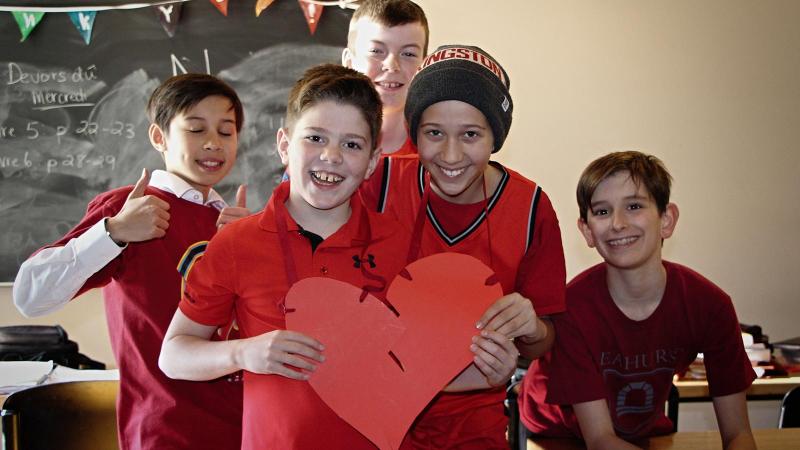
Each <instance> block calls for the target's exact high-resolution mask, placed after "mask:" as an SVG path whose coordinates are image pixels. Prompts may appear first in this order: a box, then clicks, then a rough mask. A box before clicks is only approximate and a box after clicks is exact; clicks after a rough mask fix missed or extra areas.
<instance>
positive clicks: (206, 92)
mask: <svg viewBox="0 0 800 450" xmlns="http://www.w3.org/2000/svg"><path fill="white" fill-rule="evenodd" d="M212 95H218V96H220V97H225V98H227V99H228V100H230V102H231V104H232V105H233V112H234V115H235V116H236V133H239V132H240V131H242V125H243V124H244V108H243V107H242V101H241V100H239V96H238V95H236V91H234V90H233V88H232V87H230V86H228V85H227V84H226V83H225V82H224V81H222V80H220V79H219V78H217V77H215V76H212V75H206V74H200V73H187V74H183V75H176V76H174V77H170V78H168V79H167V80H166V81H164V82H163V83H161V85H160V86H159V87H157V88H156V90H155V91H153V94H152V95H151V96H150V101H148V102H147V117H148V118H149V119H150V123H154V124H156V125H158V127H159V128H161V130H162V131H163V132H164V133H167V132H169V123H170V122H171V121H172V119H174V118H175V116H177V115H178V114H180V113H182V112H184V111H186V110H188V109H190V108H192V107H193V106H195V105H197V104H198V103H200V102H201V101H203V100H204V99H205V98H206V97H211V96H212Z"/></svg>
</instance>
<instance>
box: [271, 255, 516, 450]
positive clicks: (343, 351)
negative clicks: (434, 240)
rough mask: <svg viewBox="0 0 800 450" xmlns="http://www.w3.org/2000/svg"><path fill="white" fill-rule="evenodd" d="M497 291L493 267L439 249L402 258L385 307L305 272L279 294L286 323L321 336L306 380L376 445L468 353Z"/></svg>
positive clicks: (395, 431) (400, 430)
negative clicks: (316, 361)
mask: <svg viewBox="0 0 800 450" xmlns="http://www.w3.org/2000/svg"><path fill="white" fill-rule="evenodd" d="M502 295H503V293H502V288H501V287H500V284H499V283H497V282H496V279H495V277H494V274H493V272H492V270H491V269H489V268H488V267H486V265H484V264H483V263H482V262H480V261H479V260H477V259H475V258H474V257H472V256H469V255H462V254H456V253H440V254H437V255H433V256H428V257H426V258H422V259H420V260H418V261H416V262H414V263H412V264H409V265H408V266H407V267H406V269H405V270H404V271H403V272H401V274H400V275H398V276H397V277H395V279H394V281H393V282H392V284H391V286H390V287H389V290H388V293H387V300H386V301H387V302H388V303H389V304H390V305H391V307H388V306H387V305H386V304H384V303H382V302H381V301H380V300H378V299H377V298H375V297H373V296H372V295H366V296H364V295H363V293H362V290H361V289H360V288H357V287H355V286H352V285H350V284H347V283H343V282H340V281H336V280H332V279H328V278H306V279H304V280H302V281H299V282H298V283H296V284H295V285H294V286H292V288H291V289H290V290H289V293H288V294H287V296H286V308H287V314H286V324H287V328H289V329H292V330H296V331H300V332H302V333H305V334H308V335H309V336H312V337H314V338H316V339H318V340H319V341H320V342H322V343H323V344H324V345H325V358H326V360H325V362H324V363H322V364H320V365H319V366H318V368H317V370H316V371H315V372H314V374H313V375H312V376H311V379H310V380H309V382H310V383H311V385H312V387H313V388H314V390H315V391H316V392H317V394H319V396H320V397H321V398H322V399H323V400H324V401H325V403H326V404H327V405H328V406H329V407H330V408H331V409H333V410H334V411H335V412H336V413H337V414H338V415H339V416H340V417H341V418H342V419H344V420H345V421H347V422H348V423H349V424H350V425H352V426H353V427H354V428H356V429H357V430H359V431H360V432H361V433H362V434H363V435H364V436H366V437H367V438H368V439H370V440H371V441H372V442H373V443H375V445H377V446H378V447H379V448H381V449H396V448H398V447H399V446H400V443H401V442H402V440H403V437H404V436H405V433H406V432H407V431H408V428H409V427H410V426H411V423H412V422H413V421H414V419H415V418H416V417H417V415H418V414H419V413H420V412H421V411H422V409H423V408H424V407H425V406H426V405H427V404H428V403H429V402H430V400H431V399H433V397H434V396H435V395H436V394H437V393H438V392H439V391H441V390H442V388H444V386H446V385H447V383H448V382H449V381H450V380H452V379H453V378H454V377H455V376H456V375H458V373H460V372H461V370H463V369H464V368H465V367H467V366H468V365H469V364H470V363H471V362H472V357H473V354H472V352H471V351H470V350H469V346H470V343H471V338H472V336H473V335H475V334H476V332H477V330H476V329H475V322H476V321H477V320H478V319H479V318H480V317H481V315H482V314H483V312H484V311H485V310H486V308H488V307H489V306H490V305H491V304H492V303H493V302H494V301H495V300H497V299H498V298H500V297H501V296H502Z"/></svg>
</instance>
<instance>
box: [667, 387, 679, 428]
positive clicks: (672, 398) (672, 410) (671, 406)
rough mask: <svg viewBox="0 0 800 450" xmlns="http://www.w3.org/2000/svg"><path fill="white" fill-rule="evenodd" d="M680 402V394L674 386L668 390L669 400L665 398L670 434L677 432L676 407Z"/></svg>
mask: <svg viewBox="0 0 800 450" xmlns="http://www.w3.org/2000/svg"><path fill="white" fill-rule="evenodd" d="M680 401H681V398H680V392H678V387H677V386H675V384H673V385H672V387H670V389H669V398H667V417H668V418H669V420H671V421H672V432H673V433H676V432H677V431H678V406H679V403H680Z"/></svg>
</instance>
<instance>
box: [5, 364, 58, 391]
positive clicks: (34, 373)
mask: <svg viewBox="0 0 800 450" xmlns="http://www.w3.org/2000/svg"><path fill="white" fill-rule="evenodd" d="M52 370H53V361H0V393H3V394H10V393H12V392H16V391H18V390H20V389H24V388H26V387H31V386H36V385H37V384H41V383H42V382H43V381H45V380H46V379H47V374H49V373H50V372H51V371H52Z"/></svg>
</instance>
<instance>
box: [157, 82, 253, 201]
mask: <svg viewBox="0 0 800 450" xmlns="http://www.w3.org/2000/svg"><path fill="white" fill-rule="evenodd" d="M150 141H151V143H152V144H153V146H154V147H155V148H156V150H158V151H159V152H161V154H162V155H163V156H164V162H165V166H166V169H167V172H170V173H173V174H175V175H177V176H179V177H181V178H182V179H183V180H185V181H186V182H187V183H189V184H190V185H191V186H192V187H194V188H195V189H197V190H198V191H200V192H202V193H203V197H204V198H207V197H208V193H209V191H210V190H211V188H212V187H213V186H214V185H216V184H217V183H219V182H220V181H222V179H223V178H225V176H226V175H227V174H228V172H230V171H231V168H233V164H234V163H235V162H236V148H237V145H238V134H237V132H236V115H235V113H234V110H233V104H232V103H231V101H230V100H228V99H227V98H225V97H222V96H217V95H213V96H209V97H206V98H204V99H203V100H201V101H200V102H199V103H197V104H196V105H194V106H193V107H191V108H189V109H187V110H186V111H183V112H181V113H179V114H177V115H176V116H175V117H174V118H173V119H172V120H171V121H170V123H169V130H168V131H167V132H166V133H165V132H164V130H162V129H161V128H160V127H159V126H158V125H155V124H153V125H151V126H150Z"/></svg>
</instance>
